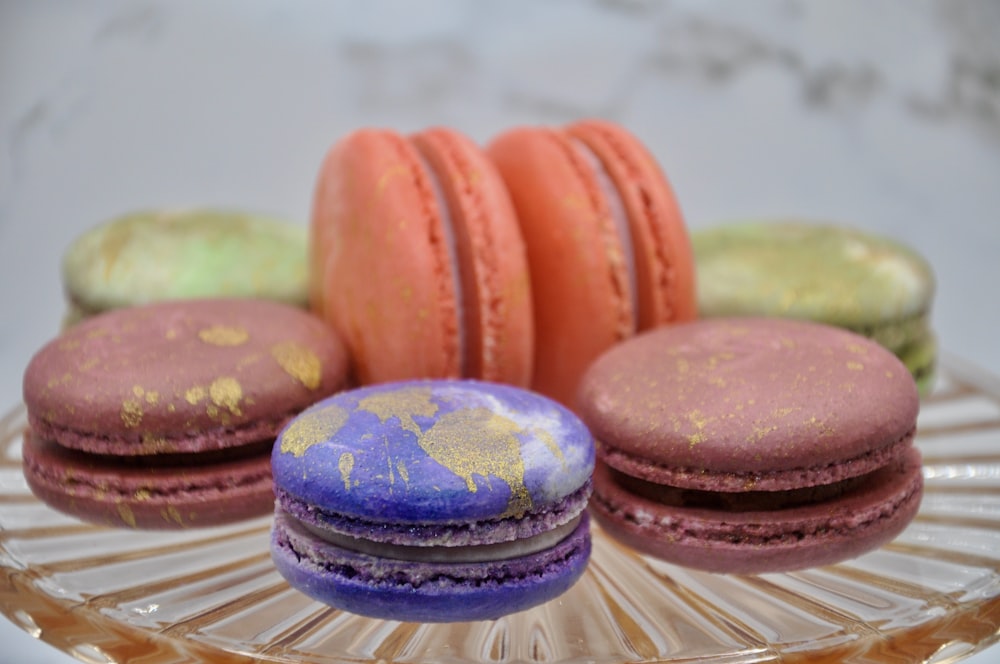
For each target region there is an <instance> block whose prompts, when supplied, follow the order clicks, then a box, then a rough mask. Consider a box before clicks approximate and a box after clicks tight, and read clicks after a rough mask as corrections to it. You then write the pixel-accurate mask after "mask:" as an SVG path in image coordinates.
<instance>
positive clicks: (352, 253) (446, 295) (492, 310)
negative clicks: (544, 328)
mask: <svg viewBox="0 0 1000 664" xmlns="http://www.w3.org/2000/svg"><path fill="white" fill-rule="evenodd" d="M309 283H310V302H311V306H312V308H313V310H314V311H316V312H317V313H318V314H319V315H320V316H322V317H323V318H324V319H326V320H327V321H328V322H329V323H330V325H331V326H332V327H333V328H334V329H335V330H337V332H338V333H339V334H340V335H341V337H342V338H343V339H344V341H345V343H346V344H347V347H348V349H349V350H350V354H351V357H352V360H353V368H354V375H355V377H356V380H357V382H358V383H359V384H371V383H380V382H387V381H394V380H402V379H408V378H477V379H482V380H489V381H499V382H504V383H510V384H514V385H527V384H528V382H529V380H530V378H531V363H532V359H533V350H532V349H533V342H534V337H533V334H532V329H533V323H532V309H531V292H530V288H529V282H528V272H527V264H526V258H525V250H524V244H523V242H522V240H521V236H520V234H519V232H518V227H517V222H516V219H515V218H514V211H513V207H512V206H511V203H510V199H509V197H508V195H507V191H506V189H505V188H504V185H503V182H502V181H501V179H500V177H499V175H498V174H497V172H496V169H495V168H494V167H493V165H492V164H491V163H490V161H489V160H488V159H487V158H486V157H485V155H484V154H483V153H482V151H481V150H480V149H479V148H478V147H477V146H476V145H475V144H474V143H472V141H470V140H469V139H468V138H466V137H465V136H463V135H462V134H460V133H459V132H456V131H453V130H450V129H445V128H432V129H427V130H425V131H421V132H418V133H415V134H412V135H410V136H402V135H400V134H398V133H396V132H394V131H391V130H388V129H385V130H382V129H359V130H357V131H355V132H353V133H351V134H349V135H347V136H345V137H344V138H343V139H342V140H340V141H338V142H337V143H336V144H335V145H334V146H333V147H332V148H331V149H330V151H329V152H328V154H327V155H326V158H325V160H324V162H323V165H322V167H321V170H320V173H319V177H318V180H317V184H316V192H315V198H314V203H313V212H312V221H311V225H310V256H309Z"/></svg>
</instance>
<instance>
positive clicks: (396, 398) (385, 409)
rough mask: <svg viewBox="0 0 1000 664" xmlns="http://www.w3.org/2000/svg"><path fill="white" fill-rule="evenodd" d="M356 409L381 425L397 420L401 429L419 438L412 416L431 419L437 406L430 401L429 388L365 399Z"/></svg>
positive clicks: (406, 390) (419, 432) (407, 390)
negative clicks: (374, 418) (373, 417)
mask: <svg viewBox="0 0 1000 664" xmlns="http://www.w3.org/2000/svg"><path fill="white" fill-rule="evenodd" d="M358 409H359V410H364V411H367V412H369V413H372V414H373V415H375V416H376V417H378V419H379V421H380V422H383V423H384V422H386V421H387V420H389V419H391V418H393V417H395V418H398V419H399V425H400V426H401V427H403V428H404V429H406V430H407V431H412V432H413V433H414V434H416V435H417V437H420V435H421V431H420V427H419V426H417V423H416V422H414V420H413V416H414V415H420V416H423V417H431V416H433V415H434V414H435V413H436V412H437V410H438V406H437V404H436V403H434V402H433V401H431V390H430V388H429V387H411V388H407V389H401V390H396V391H394V392H385V393H382V394H373V395H371V396H369V397H365V398H364V399H362V400H361V401H359V402H358Z"/></svg>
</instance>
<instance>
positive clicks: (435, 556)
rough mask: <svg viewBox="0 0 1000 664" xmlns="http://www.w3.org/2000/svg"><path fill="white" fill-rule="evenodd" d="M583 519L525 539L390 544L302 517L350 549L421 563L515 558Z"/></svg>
mask: <svg viewBox="0 0 1000 664" xmlns="http://www.w3.org/2000/svg"><path fill="white" fill-rule="evenodd" d="M580 519H581V516H580V515H579V514H578V515H577V516H576V517H574V518H573V519H572V520H571V521H569V522H568V523H565V524H563V525H561V526H557V527H556V528H554V529H552V530H549V531H546V532H542V533H539V534H537V535H534V536H532V537H527V538H524V539H518V540H513V541H510V542H495V543H491V544H476V545H465V546H413V545H401V544H389V543H386V542H378V541H375V540H370V539H364V538H359V537H352V536H350V535H344V534H341V533H336V532H333V531H330V530H326V529H323V528H317V527H316V526H313V525H311V524H309V523H305V522H302V521H300V522H299V523H300V524H302V526H303V527H305V528H306V530H308V531H309V532H311V533H312V534H314V535H316V536H317V537H319V538H320V539H322V540H324V541H326V542H329V543H330V544H333V545H335V546H339V547H341V548H343V549H348V550H350V551H356V552H358V553H365V554H368V555H372V556H378V557H379V558H392V559H394V560H409V561H413V562H421V563H479V562H491V561H498V560H510V559H511V558H520V557H521V556H528V555H531V554H533V553H538V552H539V551H544V550H546V549H550V548H552V547H554V546H555V545H557V544H559V543H560V542H562V541H563V540H564V539H566V538H567V537H569V536H570V534H571V533H572V532H573V531H574V530H576V528H577V526H579V525H580Z"/></svg>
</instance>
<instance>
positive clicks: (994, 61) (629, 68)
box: [0, 0, 1000, 664]
mask: <svg viewBox="0 0 1000 664" xmlns="http://www.w3.org/2000/svg"><path fill="white" fill-rule="evenodd" d="M918 46H919V47H918ZM997 71H1000V3H996V2H993V1H992V0H955V1H954V2H949V3H943V2H933V1H931V0H925V1H923V2H910V1H909V0H887V1H886V2H883V3H878V4H877V5H871V4H870V3H866V2H864V0H846V1H843V2H838V3H833V2H828V3H805V2H802V1H798V0H764V1H761V2H757V3H753V4H752V8H751V7H749V6H748V3H742V2H738V1H736V0H730V1H729V2H727V1H725V0H716V1H713V2H700V1H695V0H676V1H675V2H672V3H661V2H655V1H653V0H617V1H612V0H606V1H603V2H597V1H594V2H586V3H584V2H576V3H570V2H548V3H531V2H528V1H527V0H521V1H513V2H512V1H503V0H489V1H484V2H478V3H463V2H461V1H460V0H435V1H433V2H423V3H406V2H403V1H397V2H386V1H384V0H379V1H375V2H369V3H349V2H344V1H338V2H325V3H324V2H300V3H284V2H280V0H272V1H266V0H242V1H240V0H220V1H218V2H214V3H197V2H167V1H166V0H152V1H149V2H144V3H121V2H113V1H110V0H107V1H95V2H90V3H64V2H58V1H57V0H42V1H38V2H27V1H22V2H7V3H3V4H2V5H0V137H2V138H0V283H2V284H3V286H2V287H0V310H2V311H4V312H6V313H7V315H6V316H5V317H4V321H3V323H2V325H0V376H2V377H3V378H2V380H0V404H2V405H3V408H4V409H5V410H6V409H7V408H9V407H10V406H12V405H13V404H15V403H16V402H17V401H18V400H19V399H20V376H21V374H22V372H23V369H24V366H25V365H26V363H27V361H28V359H29V358H30V356H31V354H32V353H33V352H34V351H35V350H36V349H37V348H38V347H39V346H40V345H41V344H42V343H44V342H45V341H46V340H47V339H49V338H51V336H52V335H53V334H54V333H55V331H56V330H57V328H58V325H59V320H60V318H61V316H62V314H63V310H64V304H63V301H62V293H61V286H60V283H59V261H60V258H61V256H62V253H63V251H64V250H65V248H66V246H67V245H68V243H69V242H70V241H71V240H72V239H73V238H74V237H75V236H76V235H77V234H78V233H80V232H82V231H83V230H84V229H86V228H88V227H90V226H92V225H94V224H96V223H99V222H101V221H104V220H106V219H108V218H111V217H113V216H116V215H119V214H122V213H125V212H128V211H132V210H135V209H140V208H150V207H181V206H192V205H211V206H220V207H235V208H241V209H247V210H253V211H257V212H262V213H269V214H274V215H278V216H282V217H284V218H287V219H289V220H290V221H292V222H296V223H305V221H306V220H307V219H308V215H309V207H310V200H311V195H312V187H313V182H314V178H315V174H316V172H317V169H318V165H319V162H320V160H321V159H322V157H323V154H324V152H325V151H326V149H327V148H328V147H329V145H330V144H331V143H332V142H333V141H334V140H336V138H337V137H339V136H341V135H343V134H344V133H346V132H348V131H350V130H352V129H354V128H357V127H360V126H366V125H377V126H387V127H393V128H396V129H398V130H400V131H404V132H406V131H413V130H417V129H419V128H422V127H426V126H430V125H435V124H447V125H451V126H454V127H456V128H458V129H460V130H462V131H464V132H466V133H467V134H468V135H470V136H471V137H472V138H474V139H475V140H477V141H480V142H486V141H488V140H489V139H490V137H491V136H493V135H495V134H496V133H498V132H499V131H502V130H503V129H505V128H507V127H509V126H512V125H516V124H559V123H564V122H567V121H570V120H573V119H575V118H579V117H588V116H601V117H607V118H610V119H613V120H616V121H618V122H621V123H622V124H624V125H625V126H627V127H629V128H630V129H631V130H632V131H633V132H634V133H636V134H637V135H638V136H639V137H640V138H642V139H643V141H644V142H645V143H646V144H647V145H648V146H649V148H650V150H651V151H652V152H653V154H654V155H655V156H656V157H657V159H658V160H659V161H660V163H661V165H662V166H663V167H664V170H665V171H666V172H667V174H668V176H669V178H670V179H671V181H672V184H673V186H674V188H675V190H676V192H677V195H678V198H679V199H680V202H681V205H682V207H683V209H684V213H685V217H686V219H687V221H688V224H689V226H690V227H691V228H700V227H707V226H710V225H713V224H717V223H722V222H727V221H732V220H738V219H761V218H776V217H784V218H789V217H794V218H804V219H816V220H830V221H838V222H844V223H850V224H853V225H856V226H859V227H862V228H865V229H869V230H871V231H873V232H878V233H881V234H884V235H888V236H891V237H894V238H896V239H898V240H901V241H903V242H905V243H907V244H909V245H911V246H912V247H913V248H915V249H916V250H917V251H919V252H920V253H922V254H924V255H925V256H927V258H928V259H929V260H930V262H931V263H932V265H933V266H934V268H935V271H936V274H937V280H938V290H937V297H936V300H935V307H934V312H933V320H934V325H935V328H936V330H937V333H938V335H939V337H940V342H941V346H942V347H943V348H945V349H948V350H949V351H951V352H953V353H955V354H957V355H958V356H960V357H963V358H965V359H967V360H970V361H972V362H973V363H975V364H976V365H978V366H980V367H982V368H983V369H985V370H987V371H989V372H991V373H994V374H1000V347H998V345H997V344H996V343H995V337H996V335H995V330H996V329H998V326H1000V306H997V304H996V302H997V300H996V296H995V295H994V294H993V293H992V292H991V290H992V289H993V288H995V284H997V283H998V282H1000V263H998V261H997V256H998V255H1000V219H998V218H997V216H996V210H998V209H1000V85H998V84H997V77H996V72H997ZM0 640H2V642H3V643H4V644H5V646H4V650H5V654H6V653H9V654H10V656H12V657H14V658H15V661H18V662H24V663H45V664H56V663H61V662H66V661H71V660H70V659H69V658H68V657H67V656H65V655H62V654H60V653H57V652H56V651H55V650H54V649H52V648H50V647H49V646H47V645H45V644H43V643H40V642H37V641H35V640H34V639H32V638H31V637H29V636H28V635H27V634H24V633H23V632H20V630H18V629H17V628H16V627H14V626H13V625H12V624H10V623H8V622H6V621H2V620H0ZM998 658H1000V647H997V646H995V647H993V648H991V649H990V650H989V651H987V652H984V653H981V654H979V655H977V656H974V657H972V658H970V659H968V660H967V661H968V662H971V663H973V664H986V662H994V661H996V660H997V659H998Z"/></svg>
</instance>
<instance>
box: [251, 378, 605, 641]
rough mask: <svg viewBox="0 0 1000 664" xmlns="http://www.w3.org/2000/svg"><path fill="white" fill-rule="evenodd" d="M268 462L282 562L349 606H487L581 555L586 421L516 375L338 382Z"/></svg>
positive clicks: (411, 616) (550, 591)
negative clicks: (502, 380) (344, 386)
mask: <svg viewBox="0 0 1000 664" xmlns="http://www.w3.org/2000/svg"><path fill="white" fill-rule="evenodd" d="M272 466H273V468H274V478H275V490H276V494H277V497H278V501H277V502H278V507H277V511H276V518H275V522H274V528H273V532H272V549H271V550H272V557H273V558H274V561H275V563H276V565H277V567H278V570H279V571H280V572H281V574H282V575H283V576H285V577H286V579H288V581H289V582H290V583H291V585H292V586H294V587H296V588H298V589H299V590H301V591H303V592H305V593H306V594H308V595H310V596H312V597H314V598H316V599H319V600H321V601H323V602H326V603H328V604H330V605H332V606H334V607H337V608H341V609H344V610H348V611H352V612H354V613H359V614H364V615H369V616H374V617H381V618H388V619H395V620H405V621H423V622H443V621H465V620H481V619H493V618H497V617H499V616H501V615H503V614H506V613H513V612H515V611H519V610H521V609H525V608H528V607H530V606H534V605H537V604H540V603H542V602H544V601H547V600H549V599H552V598H553V597H555V596H557V595H559V594H560V593H562V592H563V591H565V590H566V589H567V588H569V587H570V586H571V585H572V584H573V583H574V582H575V581H576V579H577V578H579V576H580V575H581V574H582V572H583V570H584V567H585V566H586V562H587V560H588V557H589V553H590V536H589V529H588V520H587V514H586V512H585V507H586V504H587V500H588V498H589V495H590V490H591V473H592V470H593V466H594V445H593V440H592V438H591V436H590V432H589V431H588V430H587V429H586V427H585V426H584V425H583V423H582V422H580V420H578V419H577V418H576V416H575V415H573V414H572V413H571V412H570V411H568V410H567V409H565V408H564V407H562V406H560V405H558V404H557V403H555V402H553V401H551V400H549V399H547V398H545V397H542V396H541V395H538V394H535V393H532V392H528V391H525V390H521V389H518V388H515V387H512V386H507V385H500V384H491V383H484V382H479V381H451V380H429V381H405V382H398V383H386V384H381V385H375V386H369V387H365V388H360V389H357V390H352V391H349V392H342V393H340V394H338V395H336V396H333V397H331V398H329V399H326V400H324V401H322V402H320V403H318V404H316V405H315V406H314V407H312V408H310V409H309V410H307V411H305V412H304V413H302V414H301V415H300V416H299V417H297V418H296V419H295V420H293V421H292V422H291V423H290V424H289V425H288V427H286V428H285V430H284V431H283V432H282V433H281V435H280V436H279V438H278V441H277V443H276V444H275V447H274V453H273V457H272Z"/></svg>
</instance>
